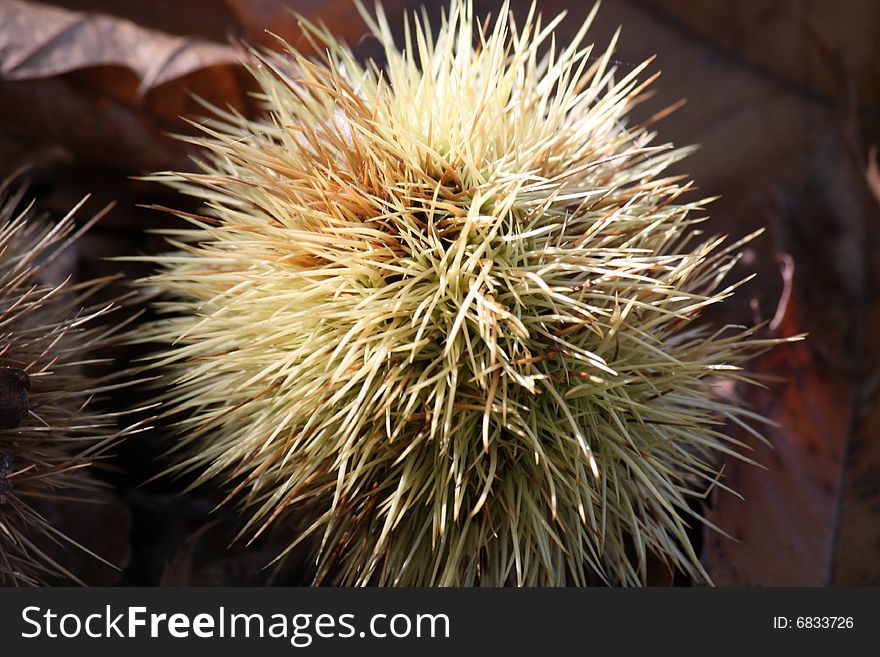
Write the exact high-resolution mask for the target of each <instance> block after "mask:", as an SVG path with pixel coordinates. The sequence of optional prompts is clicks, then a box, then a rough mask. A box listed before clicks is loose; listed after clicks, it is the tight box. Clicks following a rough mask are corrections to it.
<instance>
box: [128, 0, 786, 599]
mask: <svg viewBox="0 0 880 657" xmlns="http://www.w3.org/2000/svg"><path fill="white" fill-rule="evenodd" d="M594 14H595V9H594V11H593V13H591V15H590V17H589V19H588V20H587V22H586V24H585V25H584V26H583V28H582V29H581V30H580V31H579V32H578V34H577V36H576V37H575V39H574V40H573V42H572V43H571V44H570V45H569V46H568V47H566V48H554V47H550V48H549V49H548V51H547V53H546V54H541V52H539V50H540V49H541V47H542V46H546V45H547V44H548V42H549V39H550V35H551V34H552V31H553V28H554V26H555V25H556V24H557V23H558V22H559V20H560V18H561V17H558V18H556V19H554V20H553V21H551V22H550V23H549V24H547V25H543V24H542V23H541V19H540V17H536V16H535V15H534V10H533V11H532V13H530V14H529V15H528V16H527V17H526V18H525V20H524V21H523V22H522V25H521V26H520V27H519V28H517V27H516V25H515V24H514V22H513V21H512V20H510V19H509V18H508V10H507V6H506V5H505V6H504V7H502V9H501V10H500V12H499V18H498V19H497V20H496V21H495V22H494V25H492V26H490V27H489V28H488V29H487V30H484V29H481V28H480V23H478V21H476V20H475V18H474V16H473V9H472V5H471V3H470V2H459V1H458V0H453V2H452V4H451V5H450V8H449V12H448V15H447V16H446V17H445V18H444V20H443V22H442V25H441V27H440V30H439V35H438V36H437V37H436V39H435V38H434V37H433V36H432V29H431V27H430V25H429V24H428V21H427V19H426V18H424V19H422V20H419V19H416V20H415V21H414V22H413V23H412V24H407V25H406V29H405V32H404V34H405V41H404V47H403V48H402V50H398V48H397V47H396V46H395V44H394V41H393V38H392V34H391V29H390V27H389V24H388V22H387V21H386V19H385V17H384V15H383V14H382V12H381V10H379V11H378V15H377V17H376V18H375V19H373V18H371V17H370V16H366V14H365V16H366V18H367V21H368V23H369V24H370V28H371V31H372V33H373V35H374V36H375V38H376V39H378V41H379V42H380V43H381V45H382V46H383V47H384V53H385V58H386V61H387V63H386V65H385V66H384V69H381V70H380V67H379V66H377V65H375V64H368V65H362V64H361V63H359V62H358V61H357V60H356V59H355V58H354V57H353V56H352V54H351V52H350V51H349V50H348V49H347V48H346V47H345V46H343V45H341V44H339V43H337V42H336V41H335V40H334V38H333V37H332V35H331V34H329V33H328V32H327V31H325V30H323V29H319V28H315V27H313V26H311V25H305V26H304V27H305V29H306V31H307V34H308V35H309V37H310V38H311V39H312V40H313V45H314V51H315V52H324V53H325V55H324V56H323V57H322V58H320V59H318V60H311V59H307V58H306V57H304V56H302V55H300V54H298V53H297V52H295V51H294V50H292V49H289V50H288V52H287V53H286V54H271V53H254V56H255V58H256V60H257V61H258V63H257V64H255V65H254V66H253V67H252V72H253V74H254V76H256V79H257V80H258V81H259V84H260V87H261V89H262V97H263V100H264V102H265V107H266V116H265V117H264V118H262V119H259V120H255V121H252V120H248V119H246V118H243V117H241V116H238V115H235V114H232V113H228V112H223V111H220V110H217V109H214V110H213V111H214V118H213V119H211V120H209V121H207V122H205V123H200V124H199V125H200V127H201V128H202V130H203V132H204V135H203V136H201V137H199V138H195V139H193V141H194V142H195V143H196V144H198V145H199V146H200V147H201V149H202V156H203V161H202V162H201V167H202V172H201V173H198V174H189V173H166V174H160V175H158V176H156V179H158V180H161V181H164V182H166V183H167V184H169V185H172V186H173V187H176V188H178V189H179V190H180V191H182V192H183V193H185V194H188V195H191V196H194V197H196V198H198V199H202V200H203V201H204V203H205V206H206V207H207V210H206V211H205V213H204V216H198V215H193V214H187V213H178V214H179V216H181V217H183V218H184V219H186V220H187V221H188V222H189V223H190V224H191V225H190V226H189V227H188V228H185V229H182V230H177V231H174V232H173V233H172V236H171V237H170V239H171V242H172V244H173V246H174V247H175V248H176V249H177V251H176V252H174V253H171V254H168V255H164V256H158V257H149V258H147V260H150V261H152V262H154V263H156V264H157V265H158V266H159V272H158V273H157V274H156V275H154V276H152V277H151V278H149V279H147V280H146V281H144V284H145V285H146V286H148V287H149V288H150V289H151V290H152V291H155V290H160V291H162V292H164V293H165V294H166V300H165V301H164V302H161V303H159V304H158V307H159V309H160V311H162V312H164V313H166V314H165V315H164V316H163V317H162V318H161V319H159V320H158V321H156V322H155V323H154V324H152V325H151V326H150V327H149V328H148V329H147V330H146V331H145V332H144V333H143V334H142V335H141V336H140V339H144V340H150V341H157V342H160V343H163V344H164V345H165V346H164V347H163V348H162V349H161V350H160V351H159V352H158V354H157V355H156V360H155V363H156V366H157V367H167V368H170V370H171V372H172V375H171V376H170V381H169V384H168V385H169V387H168V391H167V393H166V394H165V396H164V401H165V403H166V404H167V409H168V412H169V414H173V415H176V416H177V417H178V418H180V419H179V429H180V441H179V443H178V444H177V445H176V446H175V447H174V448H173V449H172V453H173V454H174V455H175V456H176V457H177V462H176V463H175V464H174V465H173V466H172V467H171V471H172V472H176V473H183V472H192V473H197V475H198V482H207V481H209V480H219V481H220V482H221V483H223V484H226V485H227V486H228V487H229V489H230V493H229V498H227V499H233V498H235V499H237V500H238V503H239V505H240V507H241V508H242V510H243V511H244V513H245V514H247V516H248V519H247V523H246V527H245V530H244V531H245V532H250V533H251V534H254V533H256V534H259V533H260V532H262V531H263V530H264V529H265V528H266V527H268V526H270V525H272V524H273V523H276V521H278V519H279V518H280V517H282V514H283V512H285V510H288V509H314V508H315V507H316V506H317V507H318V508H319V511H317V512H313V511H310V512H311V513H313V515H312V516H311V520H312V521H311V524H309V525H308V528H307V530H306V531H305V532H304V533H302V534H300V535H292V536H291V544H292V545H293V544H296V543H298V542H300V541H302V540H304V539H305V538H306V537H308V536H311V535H315V546H316V547H315V549H316V559H317V563H318V568H317V571H316V572H317V575H316V581H319V580H321V579H323V578H325V577H326V576H327V573H330V576H331V577H332V578H333V581H336V582H340V583H344V584H370V583H376V584H390V585H471V584H486V585H502V584H519V585H523V584H526V585H535V584H565V583H573V584H589V583H594V582H600V581H604V582H607V583H612V584H632V585H635V584H642V583H644V581H645V578H646V563H647V559H648V555H650V554H653V555H656V556H657V557H659V558H660V559H661V560H663V561H664V562H665V563H666V564H668V565H669V566H671V567H676V568H680V569H681V570H683V571H685V572H686V573H687V574H689V575H691V576H693V577H694V578H697V579H706V577H707V576H706V573H705V572H704V571H703V569H702V568H701V566H700V563H699V560H698V557H697V555H696V554H695V553H694V550H693V549H692V546H691V544H690V542H689V539H688V535H687V530H688V523H689V522H690V521H691V520H692V519H693V518H697V517H698V515H696V513H697V512H698V507H697V509H696V511H695V507H694V503H695V502H694V501H695V499H696V498H698V497H699V496H701V495H703V494H705V492H706V491H707V490H708V489H709V488H710V487H711V485H712V484H713V483H715V482H716V481H717V480H718V479H719V471H718V465H717V463H718V457H719V456H720V455H723V454H739V450H738V447H739V445H738V444H737V443H736V442H735V441H733V440H731V439H730V438H729V437H727V436H726V435H724V433H722V424H723V422H724V421H725V420H732V421H734V422H736V423H745V422H752V421H754V420H756V418H755V417H753V416H751V415H750V414H749V413H748V412H747V411H745V410H742V409H740V408H738V407H736V406H735V405H730V404H728V403H725V402H724V401H723V400H722V399H721V398H720V397H719V396H718V395H716V393H715V389H714V387H713V381H715V380H717V379H719V378H720V379H728V380H741V379H743V378H744V375H743V374H742V372H741V371H740V368H739V365H740V364H741V363H742V362H743V361H744V360H745V359H746V358H747V357H748V356H749V354H751V353H754V351H755V350H756V349H761V348H764V347H766V346H767V345H768V344H769V343H768V342H767V341H761V340H757V339H754V338H753V330H752V329H742V328H739V329H737V328H730V327H725V328H722V329H719V330H714V329H711V328H708V327H706V326H704V325H702V324H700V323H699V322H698V320H699V318H700V311H701V310H702V309H704V308H705V307H707V306H709V305H711V304H716V303H718V302H720V301H722V300H723V299H724V298H725V297H727V296H728V295H730V294H731V293H732V292H733V290H734V289H735V287H736V284H730V285H726V286H722V281H723V279H724V278H725V275H726V274H728V272H729V271H730V269H731V267H732V266H733V265H734V263H735V262H736V260H737V256H736V254H735V251H736V248H737V246H738V245H733V246H731V247H727V248H722V246H721V244H722V241H723V240H722V239H717V238H709V239H706V238H703V237H700V233H699V231H698V230H696V229H694V228H693V225H694V224H697V223H699V222H700V221H701V220H702V219H701V218H699V216H695V214H696V215H698V214H699V213H700V210H701V209H702V203H701V202H685V201H684V200H683V199H684V193H685V192H686V191H687V190H688V188H689V187H690V183H683V182H682V181H681V179H680V178H678V177H672V176H665V175H664V171H665V170H666V169H667V167H669V165H670V164H672V163H673V162H676V161H678V160H679V159H681V158H682V157H683V156H684V155H685V154H686V153H687V152H688V150H687V149H674V148H672V147H670V146H651V145H650V143H651V142H652V140H653V138H654V134H653V133H652V132H649V130H648V127H647V125H646V124H643V125H628V124H627V121H626V115H627V112H628V110H629V109H630V108H631V107H632V106H633V105H634V104H635V103H636V102H637V101H638V100H639V99H640V97H641V94H642V92H643V91H644V89H645V87H646V86H647V84H648V83H650V81H651V80H652V79H653V78H651V79H649V80H648V81H647V82H639V80H638V77H639V76H640V75H641V74H642V72H643V71H644V70H645V67H646V66H647V65H648V63H649V62H645V63H643V64H641V65H639V66H636V67H635V68H634V69H632V70H630V71H626V72H624V74H622V75H618V73H617V71H616V70H615V68H614V66H613V63H612V60H611V54H612V51H613V49H614V47H615V44H614V42H612V43H611V44H610V45H609V47H608V48H607V49H606V50H605V51H604V52H601V53H599V54H598V56H595V53H594V50H593V48H592V46H586V47H584V45H583V39H584V36H585V34H586V31H587V28H588V26H589V23H590V21H591V20H592V18H593V15H594ZM615 39H616V37H615Z"/></svg>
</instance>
